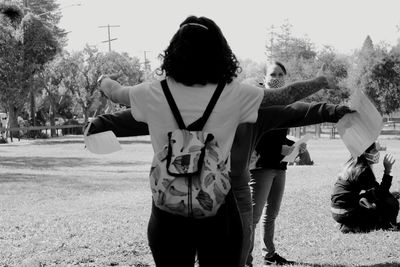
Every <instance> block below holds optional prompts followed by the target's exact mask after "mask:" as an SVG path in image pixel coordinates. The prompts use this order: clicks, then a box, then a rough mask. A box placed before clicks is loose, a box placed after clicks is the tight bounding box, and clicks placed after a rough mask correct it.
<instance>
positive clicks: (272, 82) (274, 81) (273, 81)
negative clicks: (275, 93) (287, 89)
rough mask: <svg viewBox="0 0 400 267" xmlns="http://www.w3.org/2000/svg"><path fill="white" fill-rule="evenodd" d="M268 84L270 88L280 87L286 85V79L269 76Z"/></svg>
mask: <svg viewBox="0 0 400 267" xmlns="http://www.w3.org/2000/svg"><path fill="white" fill-rule="evenodd" d="M267 85H268V87H269V88H280V87H282V86H284V85H285V80H284V79H283V78H269V79H268V81H267Z"/></svg>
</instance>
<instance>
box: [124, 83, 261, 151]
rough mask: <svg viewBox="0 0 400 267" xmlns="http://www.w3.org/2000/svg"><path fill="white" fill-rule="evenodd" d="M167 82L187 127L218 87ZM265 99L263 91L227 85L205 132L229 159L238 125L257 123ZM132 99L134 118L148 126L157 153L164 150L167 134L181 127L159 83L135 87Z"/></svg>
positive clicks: (251, 87) (240, 85)
mask: <svg viewBox="0 0 400 267" xmlns="http://www.w3.org/2000/svg"><path fill="white" fill-rule="evenodd" d="M167 83H168V87H169V89H170V91H171V94H172V97H173V98H174V100H175V102H176V105H177V106H178V109H179V112H180V113H181V116H182V119H183V121H184V123H185V125H186V126H188V125H190V124H191V123H192V122H194V121H196V120H197V119H199V118H200V117H201V116H202V115H203V113H204V110H205V108H206V106H207V105H208V103H209V102H210V99H211V97H212V95H213V93H214V91H215V89H216V87H217V85H216V84H208V85H205V86H201V85H199V86H186V85H183V84H181V83H178V82H176V81H174V80H173V79H172V78H167ZM263 96H264V92H263V89H262V88H259V87H256V86H252V85H249V84H241V83H237V82H232V83H230V84H227V85H226V86H225V88H224V90H223V91H222V94H221V95H220V97H219V98H218V101H217V104H216V105H215V107H214V109H213V111H212V113H211V115H210V117H209V118H208V121H207V123H206V125H205V126H204V128H203V131H205V132H209V133H212V134H213V135H214V138H215V139H216V141H217V142H218V144H219V146H220V148H221V151H222V152H223V154H224V155H225V156H226V157H227V156H228V155H229V152H230V150H231V146H232V142H233V138H234V135H235V132H236V128H237V126H238V125H239V124H240V123H246V122H250V123H251V122H255V121H256V120H257V115H258V108H259V106H260V104H261V101H262V99H263ZM129 98H130V103H131V110H132V115H133V117H134V118H135V119H136V120H137V121H143V122H146V123H147V124H148V126H149V132H150V136H151V143H152V145H153V150H154V152H155V153H157V152H159V151H161V150H162V149H163V147H164V146H165V145H166V144H167V142H168V137H167V134H168V132H171V131H173V130H176V129H178V128H179V127H178V125H177V123H176V121H175V118H174V117H173V114H172V112H171V109H170V107H169V105H168V102H167V100H166V98H165V95H164V92H163V90H162V88H161V84H160V82H159V81H155V82H151V83H142V84H138V85H136V86H134V87H133V88H132V89H131V91H130V92H129Z"/></svg>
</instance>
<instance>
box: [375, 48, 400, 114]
mask: <svg viewBox="0 0 400 267" xmlns="http://www.w3.org/2000/svg"><path fill="white" fill-rule="evenodd" d="M371 87H373V89H374V90H375V92H376V94H377V99H378V103H379V106H378V109H379V110H380V111H381V112H382V113H385V114H387V115H389V114H390V113H392V112H394V111H396V110H397V109H399V108H400V56H399V55H398V54H396V53H391V54H389V55H387V56H386V57H384V58H383V59H382V61H379V62H377V63H375V65H373V66H372V69H371Z"/></svg>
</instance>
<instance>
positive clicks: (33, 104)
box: [29, 90, 36, 126]
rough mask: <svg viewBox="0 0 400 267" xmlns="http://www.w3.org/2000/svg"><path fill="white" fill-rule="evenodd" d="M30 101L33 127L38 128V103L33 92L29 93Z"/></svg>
mask: <svg viewBox="0 0 400 267" xmlns="http://www.w3.org/2000/svg"><path fill="white" fill-rule="evenodd" d="M29 100H30V112H31V114H30V115H31V120H32V126H36V103H35V92H34V91H33V90H31V91H30V93H29Z"/></svg>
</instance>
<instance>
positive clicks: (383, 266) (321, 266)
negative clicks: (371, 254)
mask: <svg viewBox="0 0 400 267" xmlns="http://www.w3.org/2000/svg"><path fill="white" fill-rule="evenodd" d="M295 264H299V265H300V266H311V267H350V266H358V267H399V266H400V262H384V263H376V264H367V265H353V264H352V265H345V264H330V263H306V262H296V263H295Z"/></svg>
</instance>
